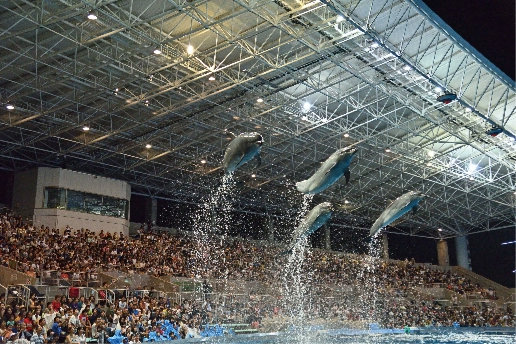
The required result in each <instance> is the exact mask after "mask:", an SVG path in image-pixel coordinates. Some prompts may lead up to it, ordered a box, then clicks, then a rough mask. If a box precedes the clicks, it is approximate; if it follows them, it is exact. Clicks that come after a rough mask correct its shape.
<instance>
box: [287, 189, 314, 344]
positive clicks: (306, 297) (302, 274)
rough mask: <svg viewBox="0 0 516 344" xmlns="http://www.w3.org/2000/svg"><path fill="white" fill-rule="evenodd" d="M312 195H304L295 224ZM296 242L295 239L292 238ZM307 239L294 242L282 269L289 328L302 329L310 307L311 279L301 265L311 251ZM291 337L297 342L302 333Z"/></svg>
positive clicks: (306, 208) (310, 272)
mask: <svg viewBox="0 0 516 344" xmlns="http://www.w3.org/2000/svg"><path fill="white" fill-rule="evenodd" d="M312 198H313V195H304V196H303V203H302V205H301V209H300V211H299V213H298V215H297V223H300V222H301V220H302V218H303V216H304V215H305V214H306V213H307V212H308V209H309V206H310V202H311V200H312ZM292 240H297V238H294V237H293V238H292ZM307 244H308V237H304V238H302V239H300V240H298V241H297V242H296V244H295V245H294V247H293V249H292V252H291V253H290V254H289V256H288V261H287V263H286V265H285V267H284V269H283V274H282V276H283V290H282V293H283V301H284V306H283V308H284V309H285V311H286V313H287V314H288V315H289V319H290V326H291V327H294V328H303V326H304V324H305V323H306V321H307V320H309V319H307V314H310V312H309V311H308V312H307V309H306V308H307V307H310V306H311V304H312V302H311V294H310V285H311V280H312V277H313V272H312V271H311V270H309V271H305V270H306V269H304V268H303V263H304V262H305V258H307V257H309V256H310V254H311V249H310V248H309V247H307ZM293 335H295V336H299V338H297V342H298V343H299V342H301V340H302V332H301V331H294V332H293Z"/></svg>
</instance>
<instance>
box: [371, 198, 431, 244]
mask: <svg viewBox="0 0 516 344" xmlns="http://www.w3.org/2000/svg"><path fill="white" fill-rule="evenodd" d="M425 197H426V195H425V194H423V193H422V192H421V191H410V192H407V193H406V194H403V195H401V196H400V197H398V198H396V199H395V200H394V202H392V203H391V205H389V206H388V207H387V208H386V209H385V210H384V211H383V213H382V214H381V215H380V217H379V218H378V219H377V220H376V221H375V222H374V224H373V227H371V231H370V232H369V235H370V236H373V235H375V234H376V233H378V231H379V230H380V229H382V228H384V227H386V226H387V225H389V224H391V223H393V222H394V221H396V220H397V219H399V218H400V217H402V216H403V215H405V214H406V213H408V212H409V211H410V210H412V212H413V213H416V211H417V209H418V203H419V201H421V200H422V199H423V198H425Z"/></svg>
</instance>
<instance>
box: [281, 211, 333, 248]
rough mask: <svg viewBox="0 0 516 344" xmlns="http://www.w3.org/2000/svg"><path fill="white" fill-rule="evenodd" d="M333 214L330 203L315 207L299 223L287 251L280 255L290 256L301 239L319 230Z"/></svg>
mask: <svg viewBox="0 0 516 344" xmlns="http://www.w3.org/2000/svg"><path fill="white" fill-rule="evenodd" d="M332 213H333V205H332V204H331V203H330V202H323V203H320V204H318V205H316V206H315V207H314V208H313V209H312V210H310V212H309V213H308V214H307V215H306V216H305V217H304V218H303V220H301V223H300V224H299V226H298V227H297V228H296V230H295V231H294V234H293V235H292V238H293V239H292V243H291V244H290V246H289V249H288V250H287V251H285V252H282V253H281V254H290V253H292V250H293V249H294V247H295V246H296V245H297V243H298V242H299V241H300V240H302V239H303V238H306V237H308V236H309V235H310V234H312V233H313V232H315V231H316V230H318V229H319V228H321V226H322V225H324V224H325V223H326V221H328V219H329V218H330V217H331V214H332Z"/></svg>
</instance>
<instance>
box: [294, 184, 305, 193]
mask: <svg viewBox="0 0 516 344" xmlns="http://www.w3.org/2000/svg"><path fill="white" fill-rule="evenodd" d="M305 184H306V183H305V181H302V182H297V183H296V189H297V191H299V192H302V193H306V187H305Z"/></svg>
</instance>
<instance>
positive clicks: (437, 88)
mask: <svg viewBox="0 0 516 344" xmlns="http://www.w3.org/2000/svg"><path fill="white" fill-rule="evenodd" d="M434 91H435V92H442V91H443V89H442V88H440V87H439V86H437V87H436V88H434Z"/></svg>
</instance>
